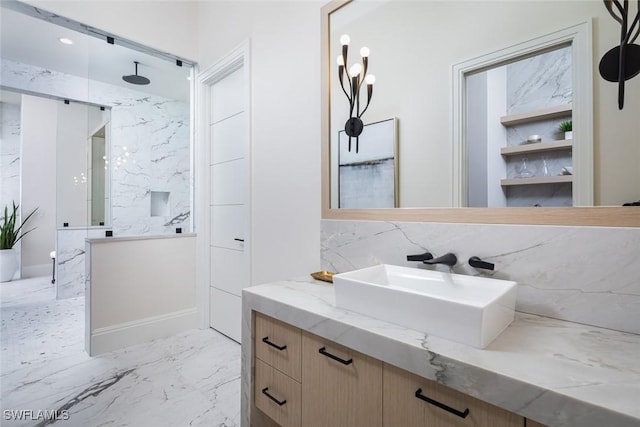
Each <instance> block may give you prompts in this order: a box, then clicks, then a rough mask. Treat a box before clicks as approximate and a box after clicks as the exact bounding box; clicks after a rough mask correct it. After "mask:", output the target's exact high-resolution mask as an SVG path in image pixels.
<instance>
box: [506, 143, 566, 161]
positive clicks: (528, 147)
mask: <svg viewBox="0 0 640 427" xmlns="http://www.w3.org/2000/svg"><path fill="white" fill-rule="evenodd" d="M572 148H573V141H572V140H571V139H562V140H558V141H549V142H537V143H532V144H525V145H516V146H511V147H502V148H501V149H500V154H502V155H503V156H505V157H507V156H517V155H521V154H531V153H543V152H550V151H560V150H571V149H572Z"/></svg>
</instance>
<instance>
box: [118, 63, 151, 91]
mask: <svg viewBox="0 0 640 427" xmlns="http://www.w3.org/2000/svg"><path fill="white" fill-rule="evenodd" d="M133 63H134V64H136V73H135V74H130V75H128V76H122V80H124V81H125V82H127V83H131V84H134V85H148V84H149V83H151V80H149V79H148V78H146V77H144V76H139V75H138V64H139V62H138V61H133Z"/></svg>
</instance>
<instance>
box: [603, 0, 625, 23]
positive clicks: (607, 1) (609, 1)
mask: <svg viewBox="0 0 640 427" xmlns="http://www.w3.org/2000/svg"><path fill="white" fill-rule="evenodd" d="M603 1H604V6H605V7H606V8H607V10H608V11H609V14H610V15H611V16H612V17H613V19H615V20H616V21H618V22H619V23H620V24H622V17H621V16H618V15H616V14H615V12H614V11H613V5H615V6H616V8H617V9H618V11H619V12H620V14H621V15H622V16H624V9H623V8H622V5H621V4H620V2H618V0H603Z"/></svg>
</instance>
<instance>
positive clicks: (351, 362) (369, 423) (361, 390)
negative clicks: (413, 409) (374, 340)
mask: <svg viewBox="0 0 640 427" xmlns="http://www.w3.org/2000/svg"><path fill="white" fill-rule="evenodd" d="M302 425H303V426H304V427H316V426H317V427H328V426H331V427H380V426H381V425H382V362H380V361H379V360H376V359H373V358H371V357H368V356H365V355H364V354H360V353H358V352H356V351H353V350H350V349H348V348H346V347H343V346H341V345H338V344H335V343H333V342H331V341H327V340H324V339H322V338H320V337H317V336H315V335H312V334H309V333H306V332H303V335H302ZM400 425H401V424H396V425H395V426H396V427H397V426H400Z"/></svg>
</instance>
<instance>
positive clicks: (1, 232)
mask: <svg viewBox="0 0 640 427" xmlns="http://www.w3.org/2000/svg"><path fill="white" fill-rule="evenodd" d="M19 206H20V205H16V204H15V202H13V211H12V212H11V213H9V207H8V206H5V207H4V217H3V218H2V219H1V220H0V282H8V281H10V280H11V279H12V278H13V275H14V274H15V272H16V268H17V266H18V263H17V260H16V254H15V251H14V249H13V247H14V246H15V244H16V243H17V242H18V240H20V239H22V238H23V237H24V236H25V235H26V234H27V233H29V232H31V231H33V230H34V229H35V228H32V229H31V230H27V231H24V232H21V230H22V227H24V225H25V224H26V223H27V221H29V219H30V218H31V217H32V216H33V214H34V213H36V211H37V210H38V208H35V209H34V210H33V211H31V213H30V214H29V215H27V216H26V218H25V219H24V220H23V221H22V224H21V225H18V224H17V221H18V207H19Z"/></svg>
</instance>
